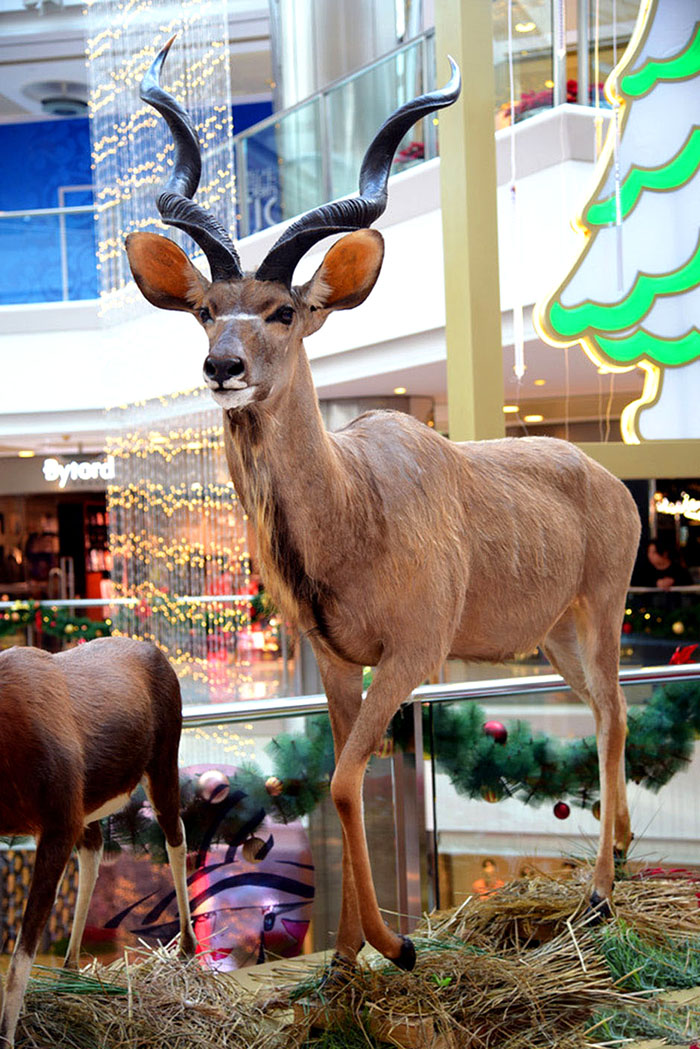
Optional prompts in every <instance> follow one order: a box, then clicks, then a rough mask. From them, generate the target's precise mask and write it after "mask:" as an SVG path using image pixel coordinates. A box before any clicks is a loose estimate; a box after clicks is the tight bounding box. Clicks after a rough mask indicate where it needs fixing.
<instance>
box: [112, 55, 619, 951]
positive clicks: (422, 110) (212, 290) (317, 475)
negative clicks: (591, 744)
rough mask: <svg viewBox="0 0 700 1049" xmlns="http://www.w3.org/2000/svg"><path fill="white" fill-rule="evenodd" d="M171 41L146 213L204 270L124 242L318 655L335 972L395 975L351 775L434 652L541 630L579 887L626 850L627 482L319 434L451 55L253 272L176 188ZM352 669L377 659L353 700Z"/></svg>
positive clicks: (399, 421)
mask: <svg viewBox="0 0 700 1049" xmlns="http://www.w3.org/2000/svg"><path fill="white" fill-rule="evenodd" d="M169 46H170V45H169V44H168V45H166V47H165V48H164V49H163V51H162V52H161V53H160V55H159V56H158V57H157V58H156V59H155V61H154V63H153V66H152V67H151V69H150V71H149V73H148V74H147V75H146V77H145V78H144V81H143V83H142V88H141V93H142V97H143V98H144V99H145V101H147V102H149V103H150V104H151V105H152V106H154V107H155V108H156V109H157V110H158V111H159V112H160V113H161V114H162V116H163V117H164V118H165V120H166V121H167V122H168V124H169V126H170V129H171V132H172V135H173V139H174V143H175V164H174V171H173V173H172V175H171V176H170V178H169V180H168V182H167V184H166V186H165V190H164V192H163V193H162V194H161V196H160V197H159V198H158V208H159V210H160V212H161V215H162V217H163V219H164V220H165V221H166V222H168V223H170V224H171V225H174V226H178V227H180V228H181V229H183V230H186V231H187V233H189V235H190V236H191V237H192V238H193V239H194V240H195V241H197V243H198V244H199V245H200V246H201V247H202V249H203V250H204V252H205V253H206V255H207V257H208V259H209V262H210V265H211V280H207V279H205V277H203V276H202V274H201V273H200V272H199V271H198V270H197V269H195V267H194V266H193V265H192V264H191V263H190V261H189V259H188V258H187V256H186V255H185V254H184V252H183V251H181V250H180V248H179V247H177V246H176V245H175V244H174V243H173V242H172V241H170V240H168V239H167V238H165V237H161V236H158V235H157V234H150V233H135V234H133V235H131V236H130V237H128V238H127V252H128V255H129V262H130V264H131V269H132V272H133V274H134V277H135V279H136V282H137V284H138V286H139V287H140V289H141V291H142V292H143V294H144V295H145V297H146V298H147V299H148V300H149V301H150V302H151V303H153V305H154V306H159V307H162V308H164V309H170V310H184V311H185V312H188V313H191V314H192V315H193V316H194V317H195V318H196V319H197V320H198V321H199V323H200V324H201V326H202V328H203V329H204V332H205V334H206V335H207V337H208V339H209V352H208V354H207V357H206V359H205V361H204V380H205V382H206V384H207V386H208V387H209V388H210V390H211V392H212V394H213V397H214V400H215V401H216V402H217V403H218V404H220V405H221V407H222V408H223V410H224V435H225V445H226V454H227V459H228V465H229V469H230V472H231V477H232V480H233V483H234V485H235V488H236V491H237V492H238V494H239V496H240V498H241V501H242V503H243V506H244V507H245V509H246V512H247V513H248V515H249V517H250V520H251V521H252V522H253V524H254V527H255V529H256V532H257V538H258V550H259V557H260V562H261V567H262V571H263V576H264V579H265V585H266V587H267V589H268V590H269V592H270V594H271V595H272V596H273V598H274V600H275V601H276V602H278V604H279V605H280V607H281V608H282V610H283V612H284V614H285V616H286V617H288V618H289V619H290V620H291V621H293V622H296V623H297V624H298V626H299V627H300V629H301V630H302V631H304V632H305V633H306V634H307V635H308V636H309V638H310V639H311V643H312V645H313V648H314V651H315V654H316V657H317V659H318V664H319V667H320V670H321V675H322V679H323V684H324V688H325V691H326V694H327V696H328V706H329V711H330V717H331V724H332V727H333V735H334V739H335V748H336V770H335V774H334V776H333V781H332V786H331V792H332V796H333V799H334V801H335V804H336V807H337V809H338V813H339V815H340V820H341V823H342V828H343V842H344V857H343V897H342V908H341V918H340V927H339V930H338V938H337V952H336V966H342V965H345V966H347V965H348V964H352V962H353V961H354V959H355V955H356V953H357V951H358V950H359V949H360V947H361V945H362V942H363V938H365V937H366V938H367V939H368V940H369V941H370V943H371V944H372V945H373V946H374V947H376V948H377V949H378V950H379V951H381V952H382V954H384V955H385V956H386V957H387V958H390V959H392V961H394V962H395V963H396V964H397V965H399V966H400V967H402V968H404V969H410V968H412V966H413V964H414V961H415V951H414V949H413V945H412V944H411V942H410V940H407V939H406V938H404V937H401V936H398V935H397V934H396V933H394V932H392V931H391V930H390V929H388V928H387V927H386V925H385V924H384V922H383V920H382V917H381V914H380V912H379V908H378V906H377V898H376V895H375V891H374V888H373V884H372V874H371V869H370V859H369V855H368V851H367V844H366V839H365V833H364V826H363V819H362V801H361V796H362V780H363V775H364V772H365V767H366V765H367V761H368V759H369V757H370V755H371V754H372V752H373V751H374V750H375V748H376V747H377V746H378V744H379V741H380V740H381V738H382V735H383V733H384V731H385V729H386V727H387V725H388V723H389V721H390V719H391V717H392V715H393V714H394V713H395V711H396V710H397V708H398V707H399V705H400V704H401V703H402V702H403V701H404V700H405V699H407V697H408V696H409V695H410V693H411V691H412V690H413V689H414V688H416V687H417V686H418V685H420V684H421V683H422V682H423V681H424V680H425V678H426V677H427V676H428V675H429V674H430V673H431V672H432V671H433V670H434V669H435V668H437V667H438V666H439V665H440V664H441V663H442V662H443V661H444V660H445V659H446V658H447V657H448V656H457V657H460V658H461V659H466V660H486V661H500V660H502V659H507V658H509V657H511V656H513V655H514V654H515V653H517V652H527V651H531V650H532V649H533V648H534V647H535V646H536V645H537V644H538V643H539V644H541V645H542V647H543V649H544V651H545V652H546V654H547V656H548V658H549V659H550V661H551V662H552V664H553V665H554V667H556V669H557V670H558V671H560V672H561V674H562V675H563V677H564V678H565V679H566V680H567V681H568V683H569V684H570V685H571V687H572V688H573V689H574V691H575V692H576V693H578V695H579V696H581V697H582V698H584V699H585V700H587V701H588V702H589V703H590V704H591V706H592V707H593V710H594V712H595V717H596V724H597V735H598V749H599V756H600V776H601V802H602V816H601V837H600V848H599V852H598V858H597V863H596V866H595V873H594V884H593V894H592V896H591V900H592V904H593V906H594V907H596V908H599V909H601V910H607V907H608V905H607V900H608V898H609V896H610V893H611V890H612V883H613V845H614V844H616V843H617V844H618V845H619V846H620V847H621V848H623V849H624V848H626V846H627V845H628V843H629V840H630V837H631V834H630V822H629V814H628V810H627V802H626V797H625V779H624V762H623V751H624V743H625V725H626V713H625V702H624V698H623V695H622V693H621V691H620V688H619V685H618V663H619V639H620V627H621V623H622V618H623V612H624V603H625V595H626V590H627V586H628V582H629V578H630V574H631V571H632V565H633V562H634V558H635V553H636V550H637V542H638V538H639V521H638V517H637V512H636V509H635V506H634V503H633V501H632V498H631V496H630V495H629V494H628V492H627V490H626V489H625V487H624V485H623V484H622V483H621V482H619V481H618V480H616V479H615V478H614V477H613V476H611V475H610V474H609V473H607V472H606V471H605V470H604V469H603V468H602V467H600V466H599V465H598V464H597V463H595V462H593V461H592V460H591V459H588V458H587V457H586V456H585V455H583V454H582V453H581V452H580V451H579V450H578V449H577V448H576V447H575V446H574V445H572V444H569V443H567V442H564V441H558V440H554V439H551V438H525V439H510V440H496V441H485V442H475V443H468V444H453V443H451V442H450V441H448V440H446V439H445V438H443V437H441V436H440V435H439V434H437V433H435V431H434V430H432V429H429V428H428V427H427V426H423V425H422V424H421V423H419V422H417V421H416V420H415V419H413V418H411V417H410V416H408V415H404V414H400V413H398V412H388V411H375V412H367V413H366V414H364V415H362V416H360V418H359V419H356V420H355V421H354V422H352V423H351V424H350V425H349V426H347V427H345V428H344V429H343V430H341V431H339V432H338V433H327V432H326V430H325V429H324V426H323V423H322V420H321V415H320V412H319V407H318V401H317V398H316V393H315V390H314V385H313V381H312V378H311V371H310V368H309V363H308V360H307V357H306V354H305V351H304V346H303V343H302V339H303V338H304V336H307V335H311V334H312V332H315V331H317V330H318V329H319V328H320V327H321V325H322V324H323V323H324V322H325V320H326V318H327V317H328V315H329V314H330V313H331V312H332V311H333V310H347V309H351V308H352V307H354V306H359V305H360V303H361V302H363V301H364V299H365V298H366V297H367V296H368V295H369V293H370V291H371V290H372V288H373V286H374V283H375V281H376V279H377V276H378V274H379V270H380V267H381V264H382V255H383V242H382V237H381V235H380V234H379V233H378V232H376V231H375V230H371V229H367V228H366V227H367V226H369V224H370V223H371V222H373V221H374V220H375V219H376V218H378V216H379V215H381V213H382V212H383V210H384V208H385V206H386V196H387V180H388V176H389V172H390V168H391V164H392V159H393V155H394V152H395V150H396V148H397V147H398V144H399V142H400V140H401V138H402V136H403V135H404V134H405V132H406V131H407V130H408V129H409V127H410V126H411V125H412V124H413V123H414V122H415V121H416V120H418V119H420V118H421V117H422V116H424V115H425V114H426V113H430V112H432V111H433V110H436V109H438V108H440V107H443V106H447V105H450V104H451V103H453V102H454V101H455V100H456V98H457V96H458V94H459V90H460V78H459V72H458V70H457V68H456V66H455V65H454V63H452V77H451V79H450V82H449V83H448V84H447V86H446V87H445V88H444V89H443V90H442V91H436V92H435V93H433V94H429V95H424V96H422V97H421V98H418V99H415V100H414V101H412V102H409V103H407V104H406V105H404V106H402V107H401V108H400V109H398V110H397V111H396V112H395V113H394V114H393V116H391V117H390V118H389V120H387V122H386V123H385V124H384V126H383V127H382V128H381V129H380V131H379V132H378V133H377V135H376V137H375V139H374V141H373V142H372V144H371V145H370V147H369V149H368V151H367V154H366V156H365V158H364V162H363V164H362V170H361V173H360V195H359V196H358V197H355V198H354V199H352V200H342V201H339V202H336V203H333V204H327V205H325V206H323V207H320V208H317V209H315V210H313V211H311V212H309V213H308V214H306V215H304V216H303V217H302V218H300V219H297V221H296V222H294V223H292V225H291V226H289V228H288V229H287V230H286V231H285V232H284V233H283V234H282V236H281V237H280V238H279V240H278V241H277V242H276V243H275V244H274V246H273V247H272V248H271V250H270V251H269V253H268V254H267V257H266V258H265V259H264V261H263V262H262V264H261V265H260V267H259V268H258V270H257V272H256V273H252V274H244V273H243V272H242V271H241V267H240V262H239V258H238V255H237V253H236V249H235V247H234V245H233V243H232V241H231V240H230V238H229V236H228V234H227V233H226V232H225V230H223V229H222V228H221V227H220V226H219V225H218V224H217V223H216V221H215V220H214V219H213V218H212V217H211V216H210V215H209V214H208V213H207V212H206V211H205V210H204V209H203V208H201V207H199V206H198V205H196V204H194V203H193V202H192V200H191V198H192V196H193V194H194V192H195V190H196V188H197V185H198V179H199V173H200V157H199V147H198V144H197V138H196V134H195V131H194V129H193V125H192V122H191V120H190V118H189V116H188V114H187V113H186V112H185V111H184V110H183V109H182V108H181V106H180V105H179V104H178V103H177V102H176V101H175V99H174V98H173V97H172V96H171V95H169V94H168V93H167V92H165V91H164V90H163V89H162V88H161V87H160V83H159V77H160V70H161V67H162V64H163V61H164V59H165V55H166V54H167V51H168V48H169ZM347 231H352V232H347ZM334 233H346V236H344V237H342V238H341V239H340V240H338V241H336V242H335V243H334V244H333V245H332V247H331V248H330V250H329V251H328V253H327V254H326V256H325V258H324V259H323V262H322V263H321V265H320V267H319V268H318V270H317V271H316V273H315V274H314V276H313V277H312V278H311V280H309V281H308V282H307V283H306V284H303V285H301V286H298V285H296V286H295V285H293V284H292V276H293V273H294V269H295V267H296V264H297V262H298V261H299V259H300V258H301V257H302V256H303V255H304V254H305V252H306V251H308V249H309V248H310V247H311V246H312V245H313V244H315V243H316V242H317V241H319V240H321V239H322V238H324V237H327V236H329V235H330V234H334ZM366 664H369V665H371V666H373V667H375V668H376V670H375V674H374V679H373V681H372V684H371V686H370V688H369V691H368V693H367V697H366V699H365V700H364V702H363V701H362V667H363V665H366Z"/></svg>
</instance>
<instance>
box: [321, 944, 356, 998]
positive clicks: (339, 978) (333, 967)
mask: <svg viewBox="0 0 700 1049" xmlns="http://www.w3.org/2000/svg"><path fill="white" fill-rule="evenodd" d="M354 975H355V963H354V962H351V961H350V959H349V958H346V957H345V956H344V955H342V954H339V953H338V951H335V953H334V954H333V957H332V958H331V960H330V963H329V965H328V968H327V969H326V971H325V972H324V974H323V976H322V977H321V980H320V982H319V985H318V990H319V991H333V992H334V991H339V990H340V989H341V988H342V987H345V985H346V984H348V983H350V981H351V980H352V979H353V977H354Z"/></svg>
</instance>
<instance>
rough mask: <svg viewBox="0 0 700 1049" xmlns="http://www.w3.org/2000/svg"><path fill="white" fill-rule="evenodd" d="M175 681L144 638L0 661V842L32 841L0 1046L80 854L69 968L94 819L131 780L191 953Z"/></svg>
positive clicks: (117, 801)
mask: <svg viewBox="0 0 700 1049" xmlns="http://www.w3.org/2000/svg"><path fill="white" fill-rule="evenodd" d="M181 725H182V707H181V697H180V685H179V682H178V679H177V677H176V675H175V672H174V670H173V669H172V667H171V666H170V664H169V663H168V661H167V659H166V658H165V656H164V655H163V654H162V653H161V652H159V651H158V649H157V648H155V647H154V646H153V645H150V644H148V643H146V642H145V641H132V640H129V639H127V638H98V639H97V640H95V641H89V642H87V643H86V644H85V645H80V646H78V647H77V648H74V649H70V650H68V651H66V652H60V653H58V654H57V655H51V654H49V653H48V652H42V651H41V650H40V649H37V648H10V649H8V650H7V651H5V652H2V653H0V783H1V784H2V787H1V789H0V834H3V835H16V834H33V835H35V836H36V840H37V847H36V857H35V863H34V873H33V876H32V881H31V887H30V890H29V898H28V899H27V905H26V908H25V912H24V916H23V919H22V928H21V930H20V934H19V936H18V938H17V943H16V946H15V950H14V954H13V956H12V961H11V964H10V969H9V972H8V976H7V983H6V987H5V1002H4V1008H3V1009H0V1017H1V1018H0V1049H6V1047H7V1046H12V1045H13V1044H14V1034H15V1028H16V1026H17V1019H18V1016H19V1011H20V1008H21V1005H22V999H23V997H24V992H25V989H26V986H27V980H28V979H29V971H30V969H31V966H32V962H33V960H34V956H35V954H36V949H37V945H38V943H39V938H40V936H41V933H42V930H43V928H44V926H45V924H46V921H47V919H48V917H49V914H50V912H51V908H52V906H53V903H54V899H55V896H56V892H57V890H58V886H59V882H60V878H61V874H62V873H63V869H64V867H65V865H66V863H67V862H68V858H69V856H70V854H71V851H72V849H73V847H74V846H75V845H77V846H78V865H79V879H78V896H77V900H76V906H75V915H74V919H73V928H72V931H71V936H70V941H69V944H68V953H67V955H66V961H65V964H66V965H67V966H70V967H73V968H77V966H78V960H79V957H80V945H81V941H82V938H83V932H84V929H85V920H86V917H87V912H88V907H89V905H90V899H91V897H92V892H93V889H94V887H95V881H96V880H97V874H98V870H99V866H100V859H101V857H102V832H101V829H100V824H99V821H100V819H102V818H103V817H104V816H108V815H110V813H113V812H117V811H118V810H119V809H120V808H122V807H123V806H124V805H125V804H126V802H127V800H128V798H129V795H130V794H131V792H132V791H133V789H134V787H136V785H137V784H138V783H139V781H141V782H142V783H143V785H144V788H145V790H146V794H147V796H148V798H149V800H150V802H151V805H152V807H153V811H154V813H155V815H156V818H157V819H158V822H159V823H160V825H161V827H162V829H163V833H164V835H165V841H166V848H167V852H168V858H169V860H170V864H171V867H172V872H173V879H174V882H175V890H176V897H177V904H178V909H179V912H180V951H181V953H183V954H188V955H189V954H194V951H195V938H194V933H193V931H192V924H191V921H190V910H189V900H188V896H187V881H186V868H185V861H186V844H185V838H184V828H183V825H182V821H181V819H180V812H179V809H180V787H179V775H178V760H177V759H178V745H179V742H180V730H181Z"/></svg>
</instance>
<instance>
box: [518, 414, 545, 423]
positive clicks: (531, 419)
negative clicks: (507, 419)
mask: <svg viewBox="0 0 700 1049" xmlns="http://www.w3.org/2000/svg"><path fill="white" fill-rule="evenodd" d="M523 422H526V423H541V422H544V415H525V416H524V417H523Z"/></svg>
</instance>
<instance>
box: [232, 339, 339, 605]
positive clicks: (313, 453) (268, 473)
mask: <svg viewBox="0 0 700 1049" xmlns="http://www.w3.org/2000/svg"><path fill="white" fill-rule="evenodd" d="M290 352H292V351H291V349H290ZM225 445H226V454H227V459H228V465H229V469H230V472H231V478H232V480H233V483H234V487H235V488H236V491H237V493H238V495H239V497H240V499H241V501H242V503H243V506H244V509H245V511H246V513H247V514H248V516H249V519H250V521H251V523H252V524H253V527H254V528H255V532H256V535H257V541H258V556H259V559H260V561H261V564H262V567H263V575H264V578H265V581H266V584H267V586H268V587H269V589H270V590H271V591H272V593H273V596H274V597H275V598H276V599H277V600H278V601H280V602H281V603H282V604H283V606H284V607H285V611H286V612H287V614H289V611H290V605H291V604H295V605H298V602H299V595H300V594H303V593H304V592H305V591H307V590H308V589H309V587H310V588H311V590H314V591H315V592H318V591H322V590H323V587H324V580H327V578H328V572H329V565H328V564H327V563H326V558H327V556H328V555H327V549H328V542H327V539H328V535H329V533H330V530H331V529H337V528H338V527H339V524H340V521H342V519H343V516H344V515H343V514H342V513H341V510H342V507H343V505H344V504H345V502H346V497H347V478H346V477H345V476H344V472H343V469H342V466H341V464H340V462H339V459H338V455H337V452H336V450H335V447H334V444H333V442H332V441H331V439H330V438H329V435H328V433H327V432H326V429H325V427H324V425H323V420H322V418H321V412H320V409H319V405H318V398H317V396H316V391H315V388H314V384H313V379H312V376H311V369H310V367H309V362H308V360H307V358H306V354H305V353H304V350H303V346H300V347H298V352H297V354H296V360H295V363H294V370H293V373H292V374H291V375H290V376H289V378H288V380H287V383H286V386H285V388H284V389H283V390H282V391H280V392H279V393H278V394H277V395H276V396H275V398H274V402H273V403H272V404H270V402H269V401H266V402H265V403H263V404H262V405H251V406H250V407H249V408H246V409H244V410H243V411H242V412H236V413H234V412H232V413H230V415H228V416H226V415H225ZM307 597H309V595H308V594H307ZM309 600H310V598H309Z"/></svg>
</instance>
